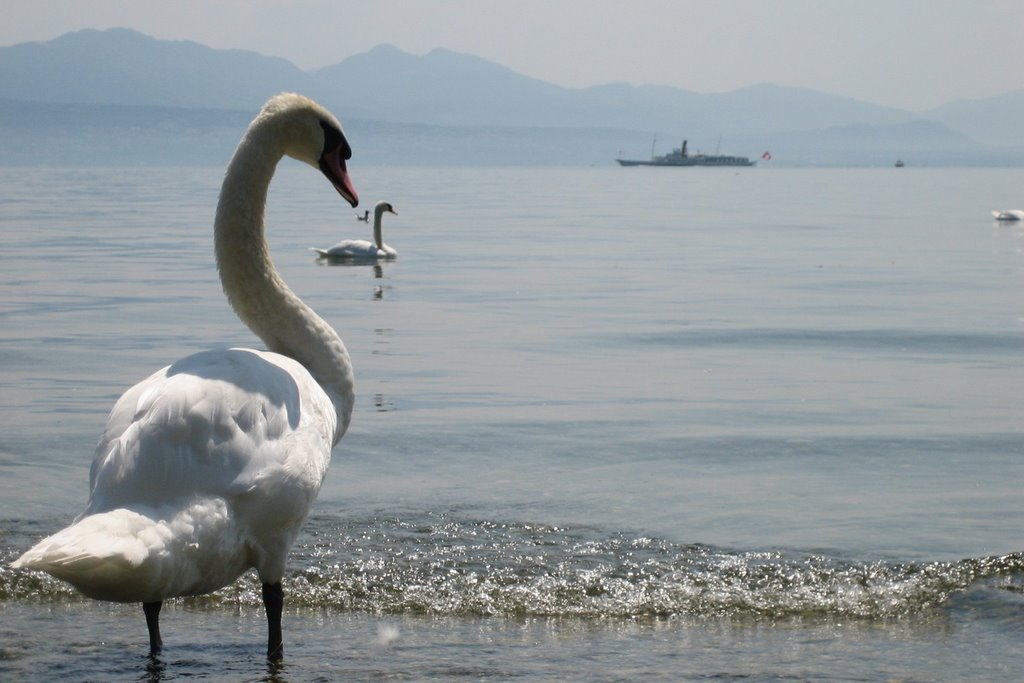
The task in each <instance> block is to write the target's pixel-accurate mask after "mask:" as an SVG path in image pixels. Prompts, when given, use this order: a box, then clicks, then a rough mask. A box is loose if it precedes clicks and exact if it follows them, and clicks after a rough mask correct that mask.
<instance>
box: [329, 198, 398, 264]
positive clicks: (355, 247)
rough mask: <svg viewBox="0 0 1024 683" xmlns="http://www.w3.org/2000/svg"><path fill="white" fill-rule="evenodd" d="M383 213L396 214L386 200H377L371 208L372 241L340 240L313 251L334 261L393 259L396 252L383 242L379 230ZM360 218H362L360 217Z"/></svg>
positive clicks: (396, 254)
mask: <svg viewBox="0 0 1024 683" xmlns="http://www.w3.org/2000/svg"><path fill="white" fill-rule="evenodd" d="M385 213H393V214H395V215H396V216H397V215H398V212H397V211H395V209H394V207H393V206H391V204H390V203H388V202H377V206H375V207H374V209H373V241H372V242H370V241H369V240H342V241H341V242H338V243H337V244H335V245H334V246H333V247H328V248H327V249H316V248H314V249H313V251H315V252H316V253H317V254H318V255H319V256H320V258H326V259H331V260H334V261H376V260H378V259H393V258H396V257H397V256H398V252H397V251H395V250H394V249H393V248H392V247H389V246H388V245H386V244H384V239H383V236H382V231H381V223H382V222H383V217H384V214H385ZM360 220H362V219H360Z"/></svg>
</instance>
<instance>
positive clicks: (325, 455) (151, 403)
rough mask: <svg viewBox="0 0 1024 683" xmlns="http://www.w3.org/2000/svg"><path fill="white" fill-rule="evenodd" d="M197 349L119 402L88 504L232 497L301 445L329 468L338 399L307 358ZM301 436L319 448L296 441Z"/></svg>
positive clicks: (94, 508)
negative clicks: (318, 380)
mask: <svg viewBox="0 0 1024 683" xmlns="http://www.w3.org/2000/svg"><path fill="white" fill-rule="evenodd" d="M197 356H198V358H196V357H190V358H194V361H193V362H191V363H183V362H179V363H176V364H175V365H174V366H169V367H168V368H165V369H164V370H163V371H161V372H158V373H156V374H154V375H152V376H150V377H149V378H147V379H146V380H143V382H140V383H139V384H138V385H136V386H135V387H133V388H132V389H130V390H129V391H128V392H126V393H125V394H124V395H123V396H122V397H121V400H119V401H118V403H117V404H116V405H115V406H114V410H113V411H112V412H111V417H110V419H109V421H108V424H107V429H106V431H105V432H104V435H103V437H102V438H101V440H100V443H99V445H98V447H97V452H96V458H95V460H94V462H93V467H92V471H91V488H92V500H91V502H90V506H89V509H88V510H87V513H94V512H98V511H102V510H106V509H112V508H114V507H121V506H125V505H129V504H131V503H133V502H136V501H149V502H151V503H152V502H160V501H169V500H172V499H175V498H178V497H181V496H188V495H193V494H196V493H204V494H211V495H220V496H228V497H230V496H232V495H235V494H238V493H241V492H243V491H248V490H250V489H251V488H252V485H253V482H256V481H259V480H260V478H261V476H262V475H261V474H260V473H261V472H262V471H263V470H264V469H268V470H270V471H274V470H277V469H278V468H280V467H281V466H282V465H284V463H285V461H286V460H287V459H289V458H293V457H296V453H298V454H299V456H298V457H302V458H309V459H311V460H313V461H315V462H314V463H313V465H312V469H314V470H316V471H324V472H325V471H326V465H327V462H326V461H327V460H329V457H330V444H331V438H332V436H333V433H332V430H333V429H334V421H333V420H331V419H330V417H331V416H332V413H333V412H334V411H333V406H332V404H331V403H330V401H329V399H327V397H326V396H325V395H323V392H322V390H320V389H319V387H318V386H317V385H315V383H314V382H313V381H312V379H311V378H309V376H308V373H307V371H306V370H305V369H304V368H302V367H301V366H300V365H298V364H297V363H295V362H294V361H291V359H287V358H284V357H281V356H277V355H276V354H264V353H262V352H254V351H249V350H243V349H230V350H224V351H221V352H219V354H214V353H212V352H205V353H203V354H197ZM218 356H219V357H220V360H221V363H220V365H216V366H215V364H214V363H213V361H214V360H216V359H217V358H218ZM225 358H228V359H230V362H227V363H225V362H224V359H225ZM185 360H188V359H185ZM268 366H273V367H274V369H275V372H269V373H268V372H267V367H268ZM257 367H258V368H259V369H260V371H261V372H254V371H253V370H254V369H255V368H257ZM254 377H258V378H260V379H259V380H256V379H253V378H254ZM309 387H312V388H313V390H309ZM304 410H305V411H308V412H309V414H308V415H304V414H303V411H304ZM311 425H315V426H316V427H312V426H311ZM307 432H309V433H307ZM328 432H331V433H328ZM293 440H298V441H301V442H302V443H303V444H305V445H306V446H313V448H311V449H293V448H290V447H289V444H290V442H292V441H293ZM321 460H324V462H323V463H322V464H321V463H320V462H319V461H321ZM316 486H317V487H318V486H319V481H317V482H316Z"/></svg>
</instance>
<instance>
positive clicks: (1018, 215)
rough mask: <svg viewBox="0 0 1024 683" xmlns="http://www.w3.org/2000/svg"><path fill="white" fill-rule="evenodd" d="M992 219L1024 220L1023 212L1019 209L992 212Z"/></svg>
mask: <svg viewBox="0 0 1024 683" xmlns="http://www.w3.org/2000/svg"><path fill="white" fill-rule="evenodd" d="M992 217H993V218H995V219H996V220H997V221H1020V220H1024V211H1022V210H1020V209H1006V210H1005V211H993V212H992Z"/></svg>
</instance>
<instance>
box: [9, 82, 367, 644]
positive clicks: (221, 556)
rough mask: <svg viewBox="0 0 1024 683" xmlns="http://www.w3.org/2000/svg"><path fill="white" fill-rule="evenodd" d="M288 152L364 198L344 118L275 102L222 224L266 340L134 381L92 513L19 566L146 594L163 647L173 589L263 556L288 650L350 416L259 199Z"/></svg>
mask: <svg viewBox="0 0 1024 683" xmlns="http://www.w3.org/2000/svg"><path fill="white" fill-rule="evenodd" d="M284 155H288V156H291V157H294V158H296V159H298V160H300V161H305V162H307V163H309V164H310V165H312V166H314V167H317V168H319V169H320V170H321V171H322V172H323V174H324V175H325V176H327V178H328V179H329V180H330V181H331V182H332V183H333V185H334V186H335V188H336V189H337V190H338V192H339V193H341V195H342V197H344V198H345V199H346V200H347V201H348V202H349V203H350V204H351V205H352V206H353V207H354V206H356V205H357V204H358V201H359V200H358V197H357V195H356V192H355V190H354V188H353V187H352V184H351V182H350V181H349V178H348V173H347V170H346V168H345V160H346V159H348V158H350V157H351V155H352V152H351V149H350V148H349V145H348V142H347V141H346V139H345V136H344V133H343V132H342V129H341V126H340V124H339V123H338V121H337V119H335V118H334V116H332V115H331V114H330V113H329V112H328V111H326V110H325V109H323V108H322V107H320V106H319V105H317V104H316V103H314V102H312V101H311V100H308V99H306V98H305V97H302V96H300V95H294V94H283V95H278V96H276V97H273V98H272V99H270V101H268V102H267V104H266V105H264V107H263V109H262V110H261V111H260V113H259V115H258V116H257V117H256V119H255V120H254V121H253V122H252V123H251V124H250V125H249V128H248V130H247V131H246V132H245V135H244V137H243V138H242V141H241V142H240V143H239V145H238V149H237V150H236V151H235V154H234V157H233V158H232V159H231V163H230V165H229V166H228V169H227V173H226V175H225V178H224V183H223V186H222V188H221V193H220V201H219V203H218V205H217V216H216V220H215V226H214V242H215V246H216V256H217V267H218V269H219V270H220V277H221V281H222V283H223V286H224V292H225V294H226V295H227V298H228V300H229V301H230V302H231V305H232V306H233V307H234V310H235V312H236V313H237V314H238V316H239V317H240V318H241V319H242V321H243V322H245V324H246V325H248V326H249V328H251V329H252V331H253V332H255V333H256V335H257V336H259V337H260V338H261V339H262V340H263V341H264V342H265V343H266V345H267V347H268V349H269V351H256V350H253V349H239V348H235V349H224V350H217V351H205V352H202V353H198V354H195V355H192V356H188V357H187V358H183V359H181V360H179V361H177V362H176V363H174V364H172V365H169V366H167V367H166V368H164V369H162V370H159V371H157V372H156V373H155V374H153V375H151V376H150V377H149V378H147V379H145V380H143V381H142V382H140V383H139V384H136V385H135V386H134V387H132V388H131V389H129V390H128V391H127V392H125V393H124V395H123V396H121V398H120V399H119V400H118V401H117V403H116V404H115V405H114V408H113V410H112V411H111V413H110V417H109V419H108V421H107V426H106V429H105V430H104V432H103V435H102V437H101V438H100V442H99V445H98V446H97V449H96V455H95V459H94V460H93V464H92V470H91V472H90V475H89V486H90V495H89V502H88V505H87V506H86V509H85V511H84V512H83V513H82V514H81V515H80V516H79V517H78V518H77V519H76V520H75V522H74V523H72V525H71V526H69V527H67V528H65V529H63V530H62V531H59V532H57V533H56V534H54V535H52V536H50V537H48V538H46V539H43V540H42V541H40V542H39V543H38V544H37V545H36V546H35V547H33V548H32V549H30V550H29V551H27V552H26V553H25V554H23V555H22V556H21V557H19V558H18V559H17V560H16V561H15V562H14V563H13V565H12V566H14V567H27V568H32V569H39V570H42V571H45V572H48V573H50V574H52V575H53V576H55V577H57V578H59V579H63V580H65V581H67V582H69V583H71V584H72V585H73V586H75V587H76V588H78V589H79V590H80V591H82V592H83V593H85V594H86V595H88V596H90V597H93V598H97V599H100V600H115V601H120V602H142V603H143V611H144V613H145V616H146V624H147V627H148V629H149V640H150V651H151V652H152V653H154V654H155V653H157V652H159V651H160V649H161V647H162V641H161V638H160V628H159V621H158V619H159V612H160V607H161V604H162V601H163V600H164V599H166V598H171V597H175V596H181V595H197V594H201V593H208V592H210V591H213V590H216V589H218V588H221V587H222V586H226V585H228V584H230V583H232V582H233V581H235V579H237V578H238V577H239V576H240V575H241V574H242V573H244V572H245V571H247V570H248V569H249V568H250V567H255V569H256V571H257V573H258V574H259V579H260V581H261V582H262V584H263V601H264V604H265V606H266V610H267V623H268V639H267V640H268V643H267V656H268V658H270V659H279V658H280V657H281V656H282V654H283V644H282V637H281V609H282V605H283V601H284V597H283V592H282V590H281V579H282V577H283V575H284V569H285V559H286V556H287V554H288V551H289V549H290V547H291V545H292V542H293V541H294V540H295V536H296V534H297V533H298V530H299V526H300V525H301V524H302V522H303V520H304V519H305V517H306V514H307V513H308V512H309V508H310V505H311V504H312V502H313V500H314V499H315V498H316V496H317V493H318V491H319V489H320V484H321V482H322V481H323V478H324V475H325V474H326V472H327V466H328V463H329V462H330V457H331V448H332V446H333V445H334V444H336V443H337V442H338V440H339V439H340V438H341V437H342V435H343V434H344V433H345V430H346V429H347V428H348V424H349V419H350V417H351V414H352V404H353V379H352V365H351V363H350V361H349V356H348V352H347V351H346V349H345V345H344V344H343V343H342V340H341V338H340V337H339V336H338V335H337V333H336V332H335V331H334V330H333V329H331V327H330V326H329V325H328V324H327V323H326V322H325V321H324V320H323V319H321V318H320V317H319V316H318V315H317V314H316V313H314V312H313V310H312V309H310V308H309V307H308V306H306V305H305V304H304V303H302V301H300V300H299V298H298V297H297V296H296V295H295V294H294V293H293V292H292V291H291V290H290V289H289V288H288V287H287V285H285V283H284V281H283V280H281V278H280V277H279V276H278V273H277V271H276V270H275V269H274V266H273V264H272V263H271V261H270V257H269V255H268V251H267V242H266V240H265V239H264V230H263V218H264V211H263V207H264V204H265V200H266V197H267V190H268V187H269V185H270V180H271V177H272V176H273V174H274V169H275V167H276V166H277V163H278V161H279V160H280V159H281V158H282V157H283V156H284Z"/></svg>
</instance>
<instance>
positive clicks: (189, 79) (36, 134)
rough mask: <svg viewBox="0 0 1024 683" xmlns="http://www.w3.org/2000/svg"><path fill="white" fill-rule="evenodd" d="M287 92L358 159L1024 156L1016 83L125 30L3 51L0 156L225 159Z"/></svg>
mask: <svg viewBox="0 0 1024 683" xmlns="http://www.w3.org/2000/svg"><path fill="white" fill-rule="evenodd" d="M282 90H294V91H298V92H302V93H305V94H307V95H309V96H310V97H313V98H314V99H316V100H318V101H320V102H321V103H323V104H324V105H325V106H327V107H328V108H330V109H331V110H332V111H334V112H335V113H336V114H338V116H339V117H340V118H341V119H342V120H343V122H344V124H345V127H346V130H347V131H348V133H349V136H350V137H351V138H352V139H353V147H354V148H355V150H356V154H357V158H358V159H359V160H361V161H362V162H363V163H390V164H452V163H469V164H527V163H535V164H610V163H614V162H613V159H614V158H615V157H617V156H623V155H624V156H629V157H633V158H638V157H639V158H646V157H647V156H648V155H649V154H650V153H651V149H652V142H653V141H654V140H655V139H656V140H657V143H656V145H655V150H656V151H657V152H659V153H663V152H667V151H668V150H669V149H670V148H671V147H678V146H679V144H680V143H681V141H682V139H683V138H684V137H685V138H687V139H689V141H690V149H691V150H693V151H696V150H702V151H705V152H714V151H715V150H716V148H718V147H719V145H720V146H721V150H720V151H721V152H722V153H730V154H742V155H747V156H750V157H752V158H753V157H759V156H760V155H761V153H762V151H765V150H770V151H771V153H772V155H773V157H774V159H773V161H772V163H780V164H786V163H790V164H839V165H843V164H854V165H859V164H883V165H889V164H892V163H893V162H894V161H895V160H896V159H897V158H904V159H905V160H906V161H907V163H908V164H909V165H914V164H1013V165H1017V164H1021V163H1024V90H1019V91H1015V92H1011V93H1006V94H1005V95H1002V96H1000V97H995V98H991V99H986V100H971V101H967V100H963V101H957V102H951V103H949V104H946V105H944V106H942V107H938V108H936V109H932V110H929V111H923V112H910V111H905V110H900V109H892V108H887V107H881V106H876V105H873V104H869V103H866V102H862V101H858V100H854V99H851V98H847V97H840V96H836V95H829V94H825V93H821V92H816V91H811V90H806V89H798V88H788V87H781V86H775V85H768V84H764V85H757V86H752V87H748V88H742V89H740V90H735V91H732V92H726V93H711V94H708V93H695V92H689V91H685V90H680V89H677V88H670V87H664V86H631V85H625V84H608V85H601V86H595V87H591V88H583V89H572V88H564V87H561V86H557V85H553V84H551V83H546V82H544V81H540V80H537V79H533V78H528V77H526V76H523V75H521V74H517V73H515V72H513V71H511V70H509V69H507V68H505V67H503V66H500V65H497V64H494V63H492V62H488V61H486V60H483V59H480V58H478V57H474V56H471V55H464V54H458V53H454V52H451V51H447V50H442V49H437V50H434V51H432V52H430V53H429V54H427V55H424V56H415V55H410V54H407V53H405V52H402V51H401V50H398V49H397V48H395V47H392V46H388V45H381V46H378V47H376V48H374V49H372V50H370V51H369V52H366V53H363V54H359V55H355V56H353V57H350V58H348V59H346V60H344V61H343V62H341V63H339V64H336V65H333V66H328V67H325V68H322V69H317V70H312V71H304V70H302V69H299V68H298V67H297V66H295V65H294V64H292V63H291V62H288V61H287V60H284V59H280V58H275V57H266V56H263V55H260V54H257V53H254V52H248V51H242V50H215V49H211V48H208V47H205V46H203V45H199V44H197V43H193V42H188V41H163V40H156V39H154V38H151V37H148V36H145V35H143V34H140V33H137V32H135V31H130V30H127V29H111V30H105V31H97V30H83V31H78V32H75V33H69V34H66V35H63V36H60V37H58V38H56V39H54V40H51V41H48V42H44V43H23V44H19V45H14V46H10V47H0V163H57V162H58V161H59V162H61V163H168V162H169V163H222V162H223V161H225V160H226V159H227V158H228V157H229V156H230V154H231V151H232V150H233V148H234V145H235V144H236V142H237V140H238V137H239V133H240V131H241V129H242V128H243V127H244V125H245V124H246V123H247V122H248V121H249V120H250V119H251V118H252V116H253V114H254V113H255V111H256V109H257V108H258V107H259V106H260V105H261V104H262V103H263V102H264V101H265V100H266V99H267V98H268V97H269V96H270V95H272V94H274V93H276V92H280V91H282Z"/></svg>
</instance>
